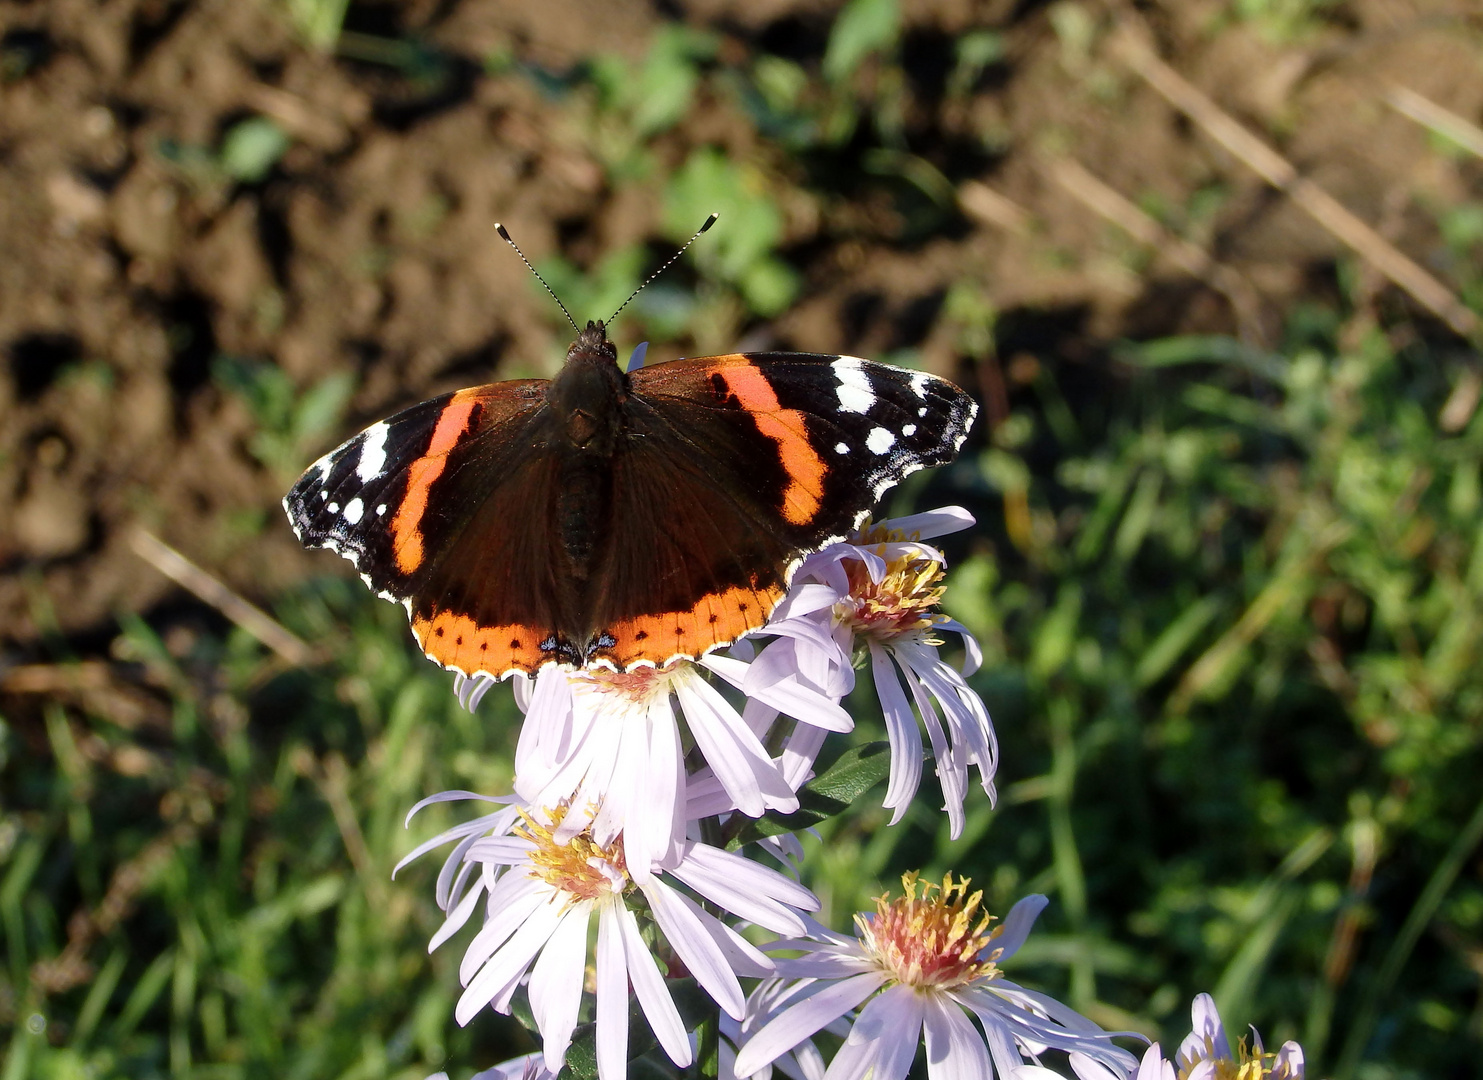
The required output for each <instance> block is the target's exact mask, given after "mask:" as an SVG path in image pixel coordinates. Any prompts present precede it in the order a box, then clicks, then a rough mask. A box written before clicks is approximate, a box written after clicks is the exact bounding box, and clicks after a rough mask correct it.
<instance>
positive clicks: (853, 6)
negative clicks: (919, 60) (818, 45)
mask: <svg viewBox="0 0 1483 1080" xmlns="http://www.w3.org/2000/svg"><path fill="white" fill-rule="evenodd" d="M900 32H901V9H900V7H899V6H898V5H897V3H896V0H850V3H849V4H847V5H845V8H844V10H843V11H841V12H840V13H839V18H837V19H835V20H834V29H833V30H831V31H830V32H829V45H828V48H826V49H825V51H824V78H826V79H828V80H829V81H830V82H832V83H838V82H843V81H844V80H845V79H848V78H849V77H850V76H851V75H852V74H854V72H855V69H856V68H858V67H859V66H860V64H861V63H862V62H863V61H864V60H865V58H866V57H867V56H870V55H871V54H873V53H878V52H885V51H886V50H887V49H890V48H892V47H893V46H894V45H895V44H896V38H897V36H898V35H899V34H900Z"/></svg>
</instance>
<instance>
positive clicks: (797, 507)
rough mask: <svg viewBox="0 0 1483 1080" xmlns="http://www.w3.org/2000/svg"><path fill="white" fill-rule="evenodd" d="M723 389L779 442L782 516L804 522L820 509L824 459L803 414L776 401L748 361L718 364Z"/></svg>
mask: <svg viewBox="0 0 1483 1080" xmlns="http://www.w3.org/2000/svg"><path fill="white" fill-rule="evenodd" d="M712 375H713V376H714V375H719V376H720V377H721V378H722V379H723V380H725V383H726V389H727V390H728V391H729V392H730V393H731V394H732V395H734V396H735V397H736V400H737V401H739V402H741V405H742V408H744V409H746V410H747V411H748V412H749V413H751V414H752V420H753V421H754V422H755V423H756V425H757V430H758V431H760V432H761V433H762V434H763V435H766V436H767V437H768V438H769V439H771V440H772V441H773V442H775V443H777V444H778V454H779V456H780V457H781V459H782V462H783V469H784V471H786V472H787V474H788V488H787V490H786V491H784V492H783V505H782V507H781V509H782V512H783V516H784V517H785V518H787V519H788V521H789V522H791V523H792V524H794V525H807V524H808V523H809V522H811V521H813V519H814V515H815V514H817V513H818V512H819V501H820V499H821V498H822V497H823V491H824V473H825V472H826V471H827V470H826V466H825V465H824V462H823V459H822V458H820V457H819V455H818V453H817V452H816V451H815V450H814V447H813V443H811V442H810V441H809V437H808V427H807V425H806V423H805V420H804V414H803V413H801V412H799V411H798V410H797V409H784V408H782V407H781V406H780V405H779V404H778V396H777V394H775V393H774V392H773V389H772V386H771V384H770V383H768V381H767V377H766V376H765V375H763V374H762V372H761V371H759V370H758V369H757V368H756V367H754V366H753V365H751V364H736V365H734V366H728V367H718V368H715V369H714V370H713V372H712Z"/></svg>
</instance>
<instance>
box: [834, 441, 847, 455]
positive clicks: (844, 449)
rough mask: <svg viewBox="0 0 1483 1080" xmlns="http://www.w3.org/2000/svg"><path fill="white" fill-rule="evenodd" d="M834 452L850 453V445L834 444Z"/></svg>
mask: <svg viewBox="0 0 1483 1080" xmlns="http://www.w3.org/2000/svg"><path fill="white" fill-rule="evenodd" d="M834 452H835V453H836V454H848V453H849V452H850V444H849V443H835V444H834Z"/></svg>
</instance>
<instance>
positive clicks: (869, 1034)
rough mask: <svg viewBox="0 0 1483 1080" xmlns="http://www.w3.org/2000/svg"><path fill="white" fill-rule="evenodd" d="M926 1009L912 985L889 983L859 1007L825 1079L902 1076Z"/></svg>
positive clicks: (894, 1079) (895, 1079)
mask: <svg viewBox="0 0 1483 1080" xmlns="http://www.w3.org/2000/svg"><path fill="white" fill-rule="evenodd" d="M925 1010H926V1007H925V1002H924V1000H923V997H922V995H920V994H918V993H916V991H914V990H912V989H911V988H909V987H906V986H892V987H890V988H889V989H887V990H885V991H884V992H883V993H882V994H881V995H880V997H878V998H876V999H875V1000H874V1001H872V1002H871V1003H870V1004H869V1005H867V1006H865V1008H864V1009H862V1010H861V1011H860V1016H859V1018H858V1019H857V1020H856V1021H855V1023H854V1026H853V1027H851V1028H850V1034H849V1037H848V1038H846V1039H845V1041H844V1045H843V1046H841V1047H840V1048H839V1052H838V1053H837V1054H835V1055H834V1060H833V1061H831V1062H830V1063H829V1071H828V1072H827V1073H825V1074H824V1075H825V1080H845V1078H846V1077H849V1078H854V1077H861V1078H863V1077H866V1076H869V1077H870V1080H902V1077H904V1076H905V1075H906V1073H907V1070H908V1069H910V1068H911V1060H912V1058H914V1057H916V1053H917V1044H918V1043H919V1042H920V1041H921V1038H922V1021H923V1014H924V1013H925ZM935 1076H936V1074H933V1077H934V1080H935Z"/></svg>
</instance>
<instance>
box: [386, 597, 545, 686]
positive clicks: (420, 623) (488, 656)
mask: <svg viewBox="0 0 1483 1080" xmlns="http://www.w3.org/2000/svg"><path fill="white" fill-rule="evenodd" d="M412 633H414V634H415V635H417V643H418V644H419V645H421V646H422V651H423V652H425V653H427V655H428V656H429V657H430V658H432V659H433V660H436V661H437V662H438V663H440V664H442V665H443V666H444V667H449V668H457V669H458V670H459V671H462V672H463V673H464V674H465V675H475V674H478V673H479V672H481V671H484V672H488V673H489V674H490V675H494V676H501V675H504V674H505V673H506V672H508V671H510V670H511V669H512V668H518V669H520V670H521V671H525V672H531V673H533V672H535V671H536V669H537V668H539V667H540V666H541V664H542V663H543V662H544V661H546V660H549V659H551V657H549V656H548V655H546V654H545V653H542V652H541V648H540V641H541V636H542V635H543V634H549V633H550V631H542V630H539V629H537V628H536V627H533V626H480V625H479V624H478V623H477V622H475V621H474V620H473V619H472V618H470V617H469V616H467V615H459V614H457V613H456V612H452V611H439V612H437V613H436V614H435V615H433V616H431V617H425V616H421V615H419V616H417V617H415V618H414V619H413V620H412Z"/></svg>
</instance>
